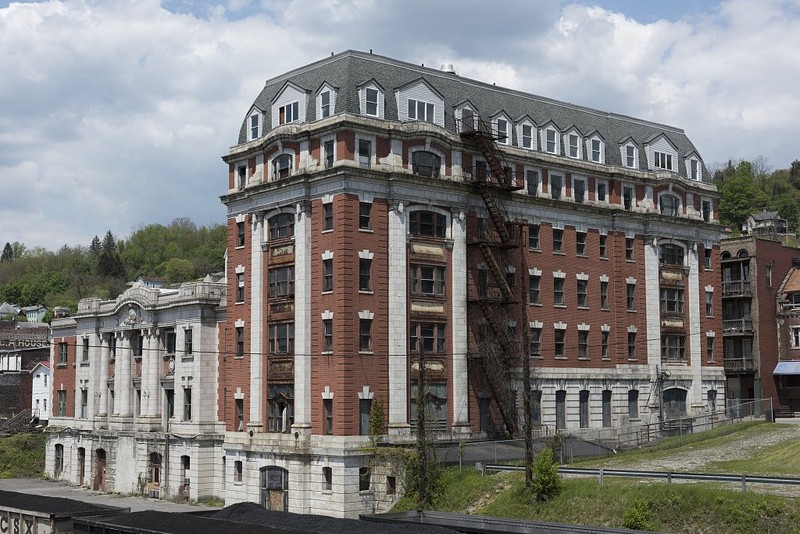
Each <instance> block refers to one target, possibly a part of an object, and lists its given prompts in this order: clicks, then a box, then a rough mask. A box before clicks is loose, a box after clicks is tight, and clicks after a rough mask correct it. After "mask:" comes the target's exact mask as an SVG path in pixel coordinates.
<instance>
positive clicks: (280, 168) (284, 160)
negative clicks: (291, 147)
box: [272, 154, 294, 180]
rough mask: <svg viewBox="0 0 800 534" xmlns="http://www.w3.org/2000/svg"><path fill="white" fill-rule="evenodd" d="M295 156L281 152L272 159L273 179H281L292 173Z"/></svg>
mask: <svg viewBox="0 0 800 534" xmlns="http://www.w3.org/2000/svg"><path fill="white" fill-rule="evenodd" d="M293 163H294V158H293V157H292V155H291V154H280V155H279V156H275V157H274V158H273V159H272V179H273V180H280V179H282V178H288V177H289V176H291V175H292V168H293Z"/></svg>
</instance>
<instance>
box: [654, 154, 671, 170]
mask: <svg viewBox="0 0 800 534" xmlns="http://www.w3.org/2000/svg"><path fill="white" fill-rule="evenodd" d="M653 166H654V167H655V168H657V169H666V170H668V171H671V170H672V154H668V153H666V152H659V151H657V150H654V151H653Z"/></svg>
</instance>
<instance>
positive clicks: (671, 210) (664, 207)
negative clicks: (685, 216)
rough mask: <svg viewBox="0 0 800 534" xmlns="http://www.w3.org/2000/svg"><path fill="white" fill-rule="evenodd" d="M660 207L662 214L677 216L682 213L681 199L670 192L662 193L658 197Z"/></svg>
mask: <svg viewBox="0 0 800 534" xmlns="http://www.w3.org/2000/svg"><path fill="white" fill-rule="evenodd" d="M658 208H659V211H660V213H661V215H670V216H672V217H677V216H678V215H680V213H681V199H680V198H679V197H677V196H675V195H672V194H670V193H662V194H661V196H660V197H658Z"/></svg>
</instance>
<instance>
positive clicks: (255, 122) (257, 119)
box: [249, 112, 261, 141]
mask: <svg viewBox="0 0 800 534" xmlns="http://www.w3.org/2000/svg"><path fill="white" fill-rule="evenodd" d="M249 126H250V133H249V135H250V138H249V140H250V141H252V140H254V139H258V138H259V137H261V114H260V113H258V112H254V113H253V114H252V115H250V121H249Z"/></svg>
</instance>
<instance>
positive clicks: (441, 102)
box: [48, 51, 725, 517]
mask: <svg viewBox="0 0 800 534" xmlns="http://www.w3.org/2000/svg"><path fill="white" fill-rule="evenodd" d="M223 159H224V161H225V163H226V164H227V166H228V180H227V191H226V192H225V193H224V194H223V195H222V197H221V198H222V202H223V203H224V204H225V206H226V208H227V224H228V248H227V267H226V273H225V277H226V281H227V291H226V292H225V297H224V303H223V304H224V314H222V315H218V316H217V319H218V321H219V323H218V324H217V325H216V326H212V325H211V324H210V322H209V324H208V326H209V328H211V329H213V332H214V333H213V334H211V333H210V332H211V330H209V333H208V334H207V336H206V337H204V344H203V347H204V351H203V354H202V356H201V357H197V358H195V359H194V360H193V361H192V362H189V363H191V365H192V367H191V370H192V372H191V374H189V373H182V374H179V370H180V369H181V367H179V364H181V363H183V362H179V361H177V360H178V359H176V367H175V375H174V378H173V384H174V386H173V393H172V394H171V395H172V396H173V397H172V398H174V402H175V403H177V406H178V407H179V409H180V407H181V406H182V404H185V392H186V389H187V385H188V384H190V383H191V384H192V386H191V399H192V403H193V404H192V418H191V419H192V420H191V423H189V422H186V423H185V425H189V426H185V425H184V426H174V425H173V424H172V422H174V423H176V424H180V423H182V422H179V421H178V419H180V418H179V417H176V416H174V415H173V417H169V416H168V415H167V414H168V413H169V412H166V411H165V409H163V408H162V410H161V411H157V410H156V411H153V410H154V408H153V407H154V406H159V407H163V406H166V405H165V404H164V402H166V401H163V402H160V403H157V404H155V405H154V404H152V402H153V401H148V400H147V397H142V398H143V399H144V400H143V401H142V402H143V403H144V405H145V408H144V412H143V413H144V414H145V415H146V416H148V417H151V418H150V419H146V420H147V421H150V423H149V424H151V425H159V424H160V425H161V427H160V428H161V429H164V430H166V426H167V423H168V422H169V423H170V424H169V430H168V432H166V440H167V441H171V440H175V441H176V443H175V447H179V445H178V444H177V440H178V439H180V440H182V441H181V445H180V446H183V447H185V448H184V449H181V450H175V447H173V446H172V445H170V446H169V447H166V448H165V450H171V451H172V452H170V460H169V461H170V463H169V465H170V473H172V474H171V475H170V476H174V473H175V471H176V470H177V471H180V464H179V463H178V464H176V463H175V462H176V458H183V457H187V458H188V465H189V466H190V470H189V472H190V473H191V475H192V476H198V477H200V478H202V479H203V480H211V479H212V478H214V480H215V482H214V484H211V485H209V486H202V484H203V483H202V482H200V481H199V480H198V481H197V482H195V479H194V478H192V480H191V482H190V488H191V489H190V495H191V496H192V497H194V496H195V493H192V492H194V491H198V493H197V495H198V496H199V495H203V494H205V491H206V487H208V488H209V490H208V491H213V492H214V493H215V494H217V495H220V496H223V497H224V498H225V500H226V503H227V504H231V503H234V502H239V501H254V502H260V503H262V504H264V505H265V506H268V507H270V508H278V509H288V510H289V511H292V512H300V513H326V514H330V515H338V516H346V517H353V516H356V515H357V514H359V513H364V512H370V511H373V510H382V509H384V508H385V507H386V506H388V505H389V504H391V503H392V502H393V500H394V499H395V498H396V491H397V490H398V489H399V485H400V481H401V477H402V473H401V472H400V471H398V470H397V468H396V466H394V465H392V464H391V462H382V461H378V460H376V457H375V456H374V455H373V449H372V445H373V443H374V442H375V441H376V440H378V441H381V442H383V443H394V444H406V443H409V442H411V441H413V438H414V435H415V432H416V430H417V428H416V426H417V398H418V395H417V393H418V390H419V388H420V387H423V386H422V385H424V393H425V395H424V397H423V398H424V399H425V400H424V401H423V402H424V403H425V411H424V413H425V416H426V421H427V424H426V429H427V431H428V432H431V433H432V436H434V437H435V438H436V437H438V438H443V439H455V440H463V439H471V438H481V437H487V436H488V437H494V436H505V435H508V434H510V433H511V434H518V433H519V432H520V430H521V429H522V428H524V425H523V424H521V422H522V418H523V414H524V413H525V410H524V409H523V406H524V404H525V402H524V401H525V400H526V399H524V398H523V393H524V391H525V390H526V388H525V387H524V380H523V379H524V374H523V370H524V369H525V364H530V367H531V368H532V371H531V372H530V375H529V376H530V391H531V393H530V405H531V414H530V417H531V424H532V425H533V428H534V431H535V432H536V433H537V434H538V435H550V434H553V433H555V432H559V431H563V432H573V433H578V432H584V431H592V430H594V431H596V432H598V433H607V434H608V435H613V433H614V432H617V431H619V429H624V428H627V427H629V426H631V425H639V424H643V423H649V422H656V421H657V415H658V414H661V413H663V414H664V415H663V416H664V417H665V418H672V417H678V416H682V415H697V414H705V413H707V412H708V411H709V410H710V409H713V408H714V407H715V406H716V405H717V404H720V405H724V398H725V373H724V369H723V364H722V363H723V362H722V353H721V348H720V343H721V341H720V340H718V337H721V295H720V292H719V291H718V290H716V287H717V286H718V281H719V278H720V270H719V269H720V265H719V261H718V258H719V240H720V236H721V227H720V225H719V224H718V220H717V209H718V203H719V197H718V194H717V192H716V189H715V187H714V186H713V184H712V183H711V177H710V176H709V174H708V171H707V170H706V167H705V166H704V164H703V161H702V158H701V156H700V154H699V152H698V151H697V150H696V148H695V147H694V145H693V144H692V142H691V141H690V140H689V138H688V137H687V136H686V134H685V133H684V131H683V130H681V129H679V128H675V127H672V126H667V125H663V124H657V123H653V122H648V121H645V120H640V119H636V118H633V117H627V116H623V115H617V114H614V113H609V112H604V111H598V110H593V109H589V108H585V107H581V106H577V105H574V104H568V103H565V102H561V101H558V100H554V99H550V98H544V97H540V96H536V95H532V94H528V93H523V92H520V91H515V90H511V89H507V88H503V87H497V86H495V85H493V84H487V83H483V82H480V81H476V80H471V79H468V78H464V77H461V76H459V75H458V74H457V73H456V71H455V69H453V68H452V67H451V66H444V67H443V68H442V69H441V70H437V69H431V68H425V67H421V66H417V65H411V64H408V63H404V62H401V61H397V60H394V59H390V58H386V57H382V56H378V55H373V54H370V53H362V52H355V51H347V52H344V53H341V54H337V55H333V56H331V57H329V58H325V59H323V60H321V61H318V62H316V63H313V64H310V65H307V66H304V67H300V68H298V69H296V70H293V71H291V72H288V73H285V74H282V75H280V76H277V77H275V78H272V79H270V80H268V81H267V82H266V83H265V85H264V87H263V89H262V90H261V92H260V93H259V94H258V96H257V97H256V98H255V100H254V102H253V104H252V105H251V107H250V108H249V109H248V110H245V114H244V117H243V121H242V126H241V130H240V133H239V138H238V139H237V140H236V142H235V144H234V146H233V147H232V148H231V149H230V151H229V153H228V154H226V155H225V156H224V157H223ZM97 305H98V306H99V305H100V304H99V303H98V304H97ZM103 305H104V306H108V312H107V316H108V318H109V319H108V321H109V322H110V323H113V327H114V328H113V330H114V332H120V333H119V334H117V333H115V334H114V336H110V338H114V337H115V336H116V338H117V339H118V340H117V347H118V349H117V350H119V347H125V348H126V349H125V350H126V354H131V353H132V351H133V350H134V348H135V347H138V345H137V343H139V341H138V339H139V338H138V336H140V335H141V336H144V338H143V339H145V341H144V343H145V346H146V347H161V346H162V345H163V344H165V343H166V341H165V339H166V338H164V335H165V334H164V330H163V328H164V327H162V326H161V325H162V324H164V323H163V322H162V321H161V320H160V319H159V321H158V322H157V323H150V322H147V320H148V317H149V315H147V313H145V308H142V311H138V310H139V308H138V307H134V308H131V306H128V300H126V299H125V298H124V297H120V299H118V300H117V301H115V302H114V304H113V305H112V304H110V303H109V304H103ZM82 306H84V305H83V304H82ZM209 306H210V303H209ZM131 309H133V312H130V311H129V310H131ZM204 309H206V308H205V307H204V306H200V305H198V311H199V310H204ZM208 309H209V310H211V309H215V310H218V311H217V313H221V311H222V310H219V309H218V308H214V307H213V306H212V307H210V308H208ZM104 313H105V312H104ZM129 313H135V314H139V315H136V316H134V315H131V316H130V317H131V319H130V320H131V321H132V324H130V325H128V323H126V321H128V314H129ZM85 314H86V312H84V311H83V308H82V309H81V310H80V311H79V314H78V316H79V317H80V316H82V315H85ZM201 315H203V314H201ZM104 316H105V315H104ZM139 316H141V317H142V321H143V322H141V323H140V322H136V321H137V320H138V319H136V318H138V317H139ZM178 316H180V317H183V314H178ZM204 317H205V316H204ZM73 320H74V321H78V323H77V324H78V330H77V335H78V336H79V338H78V339H82V338H80V336H82V335H87V336H89V337H90V339H91V340H92V341H91V342H90V347H93V346H98V347H100V348H99V349H98V350H97V353H96V356H95V358H96V361H97V362H98V366H99V367H100V368H101V369H104V370H105V371H102V372H101V375H102V379H104V380H105V381H106V382H105V388H103V387H100V388H99V389H100V393H101V395H100V396H99V397H98V400H96V401H94V404H95V405H96V406H95V407H94V408H92V409H93V410H95V411H94V412H92V413H97V414H101V415H99V417H100V418H101V419H100V420H103V419H102V417H103V416H102V413H103V412H101V411H99V410H101V409H105V413H106V414H108V415H106V416H105V417H106V418H107V421H108V422H107V424H108V425H121V426H120V427H119V429H120V430H122V429H131V430H132V433H131V434H130V437H129V438H126V439H129V443H130V445H126V447H128V448H129V449H130V450H133V448H134V444H135V448H136V450H137V451H139V452H138V456H137V458H141V459H142V460H140V465H139V466H138V467H137V468H136V469H135V470H133V472H147V470H146V467H147V465H148V464H146V462H145V459H146V458H147V454H148V453H150V450H151V449H150V448H149V447H151V445H149V442H147V440H146V439H145V438H144V437H139V436H142V434H139V433H137V429H138V428H139V427H138V426H137V425H138V424H139V423H138V421H139V417H138V416H137V415H136V414H137V413H138V412H137V410H138V408H137V407H138V406H139V404H138V403H139V393H138V391H139V389H137V387H136V382H135V380H136V374H135V373H134V370H138V369H139V368H138V367H137V364H138V362H137V361H136V359H135V358H134V359H132V360H131V359H130V358H129V359H128V361H126V363H125V366H126V367H125V368H124V369H125V372H126V373H127V374H125V375H124V376H126V377H127V378H123V377H120V378H119V379H117V378H116V377H117V374H114V371H113V367H114V366H120V369H119V371H117V372H118V373H121V372H122V366H121V360H119V359H117V363H115V364H114V365H113V366H112V364H111V363H109V361H108V360H104V359H103V358H104V356H103V354H108V353H109V352H110V351H109V348H108V347H109V344H110V343H111V341H110V339H106V338H109V334H111V331H110V330H108V328H110V327H96V326H92V327H91V328H90V327H89V326H86V327H81V326H80V325H81V324H82V323H81V321H80V320H79V319H78V317H76V318H73V319H70V321H73ZM193 324H197V326H193V327H192V328H193V330H194V329H195V328H197V329H200V328H202V327H201V326H200V325H201V324H202V325H205V324H206V323H205V322H203V321H199V322H198V323H193ZM69 327H70V328H75V326H74V325H73V324H72V323H70V324H69ZM184 331H185V326H184V323H175V332H176V336H177V338H176V343H177V346H178V347H180V346H181V343H182V342H183V341H182V339H183V338H182V337H181V335H182V332H184ZM58 332H59V331H58V330H57V329H56V330H55V331H54V336H61V335H62V334H60V333H58ZM136 332H140V333H139V334H137V333H136ZM194 335H195V336H196V335H198V334H194ZM92 336H94V337H92ZM103 336H106V338H104V337H103ZM129 338H130V340H129V341H126V340H128V339H129ZM59 339H60V337H56V338H55V339H54V341H55V342H56V344H58V341H59ZM212 344H213V349H210V348H209V347H210V346H211V345H212ZM70 346H71V344H70V343H69V342H68V343H67V348H66V349H65V350H66V351H67V354H69V350H70V348H69V347H70ZM103 347H105V348H103ZM128 347H130V348H128ZM206 349H209V350H213V351H214V358H213V362H212V361H211V358H206V354H207V353H206V352H205V350H206ZM148 350H152V348H150V349H148ZM156 350H157V352H158V351H159V350H160V349H156ZM162 352H164V351H163V350H161V351H160V352H159V354H160V353H162ZM58 355H59V352H58V349H56V348H54V351H53V357H54V358H55V359H57V358H58ZM67 358H69V356H67ZM68 361H71V360H69V359H68ZM145 361H149V360H148V359H147V358H142V362H145ZM156 362H157V363H159V365H162V366H164V365H167V362H165V361H164V357H163V356H162V357H160V359H159V358H156ZM92 368H93V367H92ZM162 369H165V367H159V370H162ZM78 370H83V368H78ZM58 371H59V369H58V365H57V364H56V366H55V368H54V374H55V375H57V374H58ZM663 371H667V373H668V376H669V378H668V379H666V380H665V381H663V382H659V387H658V388H656V387H655V384H656V376H657V375H658V374H660V373H661V374H662V376H666V375H664V374H663ZM109 372H110V373H111V374H110V375H109V374H107V373H109ZM151 372H152V371H151V368H149V367H145V366H144V363H142V377H141V381H142V382H141V383H142V386H141V391H142V393H141V395H144V392H145V391H147V392H150V391H151V387H152V386H146V384H156V383H157V381H156V382H153V380H155V379H154V378H152V377H151V374H150V373H151ZM206 372H207V375H206V374H204V373H206ZM155 375H158V376H159V380H162V381H163V377H161V373H155V374H154V375H153V376H155ZM111 376H113V377H114V379H113V380H112V379H111V378H110V377H111ZM190 377H191V382H190V381H189V378H190ZM76 378H77V375H76ZM184 378H185V380H184ZM102 379H99V380H100V381H101V382H102ZM78 380H80V379H78ZM129 380H133V381H134V382H130V383H129V382H128V381H129ZM54 381H55V382H58V381H59V379H58V378H54ZM81 384H82V383H81V382H79V381H77V382H75V383H71V382H66V381H65V382H64V383H63V388H62V389H63V390H64V391H66V392H67V397H68V400H69V399H73V400H69V402H75V403H78V404H79V401H77V400H74V399H80V398H81V393H80V392H81V391H82V389H81ZM421 384H422V385H421ZM101 385H102V384H101ZM201 389H202V393H200V391H201ZM211 389H213V390H214V391H213V392H212V391H211ZM89 391H90V390H89V389H88V387H87V395H90V396H89V398H92V399H94V398H95V396H96V395H97V394H98V393H97V389H94V390H91V393H89ZM123 391H124V397H123ZM166 391H167V390H166V389H164V388H163V386H162V391H161V392H160V394H161V395H162V396H163V397H162V398H164V399H166V398H167V393H166ZM112 392H113V393H114V396H113V397H112ZM110 398H115V399H118V400H114V401H113V403H112V404H113V406H114V408H113V410H112V409H111V408H110V407H109V406H110V405H109V402H112V401H111V400H110ZM55 402H56V401H55V400H54V403H55ZM117 406H119V408H117ZM69 407H70V405H69V404H68V405H67V409H69ZM55 408H56V407H55V406H54V409H55ZM69 413H70V414H72V412H69ZM195 414H197V415H195ZM54 419H56V420H57V417H55V418H54ZM54 424H56V421H55V420H53V419H51V426H52V425H54ZM62 424H63V425H64V426H70V427H74V422H73V421H72V420H70V421H69V422H67V421H63V422H62ZM126 425H127V426H126ZM131 425H132V426H131ZM109 428H110V430H111V429H115V428H116V427H109ZM150 428H153V426H151V427H150ZM142 430H146V427H142ZM69 432H71V431H67V430H64V431H63V432H62V433H61V434H58V435H59V436H62V437H61V439H64V440H66V439H67V437H68V436H70V434H69ZM94 432H96V433H98V434H100V435H102V432H103V431H102V430H94ZM123 435H126V434H120V436H121V437H122V436H123ZM156 435H160V434H158V433H156ZM70 439H72V438H70ZM52 443H54V442H53V438H52V437H51V444H52ZM66 443H67V442H66V441H65V442H64V444H65V445H66ZM69 443H70V446H73V445H72V443H77V442H74V441H73V442H69ZM103 443H104V444H106V443H108V442H103ZM203 444H207V445H208V447H209V450H210V449H211V448H214V447H217V448H216V449H215V452H214V457H213V462H212V461H211V460H209V459H207V458H204V457H202V456H201V451H202V450H204V449H202V446H203ZM75 446H77V445H75ZM92 447H95V448H97V445H96V444H94V443H93V444H92ZM191 447H197V448H195V449H192V448H191ZM86 450H87V451H88V450H89V448H88V446H87V449H86ZM184 450H185V451H186V452H182V451H184ZM70 454H73V456H72V457H71V458H76V456H74V453H70ZM84 454H88V452H85V453H84ZM162 454H163V453H162ZM63 455H64V456H62V458H66V455H67V452H63ZM162 461H163V459H162ZM181 461H182V460H181ZM70 462H74V460H70ZM54 465H55V463H54V460H53V459H51V457H50V456H48V470H49V471H48V472H51V473H52V472H53V469H54ZM68 465H74V464H73V463H68V462H67V461H66V459H65V460H64V461H63V465H62V467H61V469H62V472H63V470H65V469H67V468H68V467H67V466H68ZM106 465H108V464H106ZM176 465H177V466H178V467H176ZM71 469H73V471H74V470H75V468H74V467H71ZM206 473H207V474H208V477H206ZM212 475H213V476H212ZM115 476H117V478H119V479H120V480H123V478H121V477H123V476H124V477H127V478H124V482H123V483H121V484H120V485H119V486H118V487H117V489H118V490H121V489H122V488H124V487H125V485H126V484H127V485H130V484H131V483H134V484H135V483H136V482H137V481H136V480H135V477H133V476H129V475H115ZM180 478H181V477H180V476H179V477H178V481H180ZM107 479H108V478H107ZM176 483H177V482H175V481H174V480H173V479H172V478H170V479H169V484H170V487H172V488H175V484H176ZM200 488H202V490H201V489H200Z"/></svg>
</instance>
